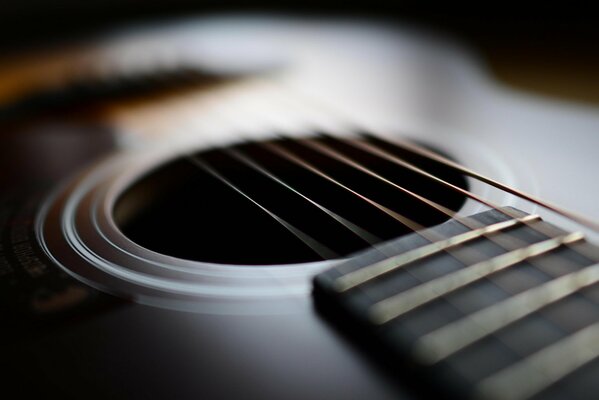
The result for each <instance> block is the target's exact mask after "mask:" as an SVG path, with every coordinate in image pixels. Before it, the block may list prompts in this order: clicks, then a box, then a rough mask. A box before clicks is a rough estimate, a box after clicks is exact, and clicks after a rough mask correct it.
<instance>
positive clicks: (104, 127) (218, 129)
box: [0, 16, 599, 399]
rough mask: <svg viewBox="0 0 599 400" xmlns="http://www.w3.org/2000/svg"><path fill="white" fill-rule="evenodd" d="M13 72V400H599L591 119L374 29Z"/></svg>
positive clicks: (0, 197)
mask: <svg viewBox="0 0 599 400" xmlns="http://www.w3.org/2000/svg"><path fill="white" fill-rule="evenodd" d="M1 69H2V73H1V74H0V103H1V104H2V107H1V108H0V121H1V126H2V132H1V133H0V135H1V136H0V153H1V157H0V162H1V163H2V168H1V173H0V185H1V186H0V187H1V188H2V190H1V191H0V204H1V205H0V234H1V242H0V288H1V290H0V300H1V301H0V304H1V307H2V310H1V312H2V314H3V321H4V323H3V325H2V329H1V331H2V333H1V334H0V338H1V339H2V342H1V349H2V356H3V357H2V365H3V368H2V371H3V372H2V378H3V379H2V385H3V390H4V391H5V393H12V394H11V395H8V396H9V397H15V398H29V397H30V396H34V395H35V396H43V397H46V398H86V399H88V398H90V399H91V398H102V399H106V398H131V399H137V398H139V399H152V398H161V399H162V398H168V399H187V398H189V399H192V398H193V399H198V398H218V399H235V398H238V399H239V398H247V399H254V398H256V399H260V398H261V399H264V398H276V399H312V398H314V399H354V398H355V399H358V398H362V399H419V398H460V399H462V398H473V399H529V398H535V399H553V398H556V399H558V398H559V399H561V398H567V399H574V398H577V399H578V398H580V399H593V398H596V396H597V389H598V388H599V384H598V383H597V382H598V381H597V372H598V371H599V369H598V368H599V361H598V357H599V306H598V304H597V303H598V302H599V287H598V286H597V285H596V283H597V281H598V280H599V265H598V264H597V261H598V260H599V250H598V248H597V247H596V245H594V244H593V243H594V241H595V240H596V236H597V232H598V231H599V225H598V224H597V223H596V222H594V221H596V220H598V219H599V203H598V202H597V198H598V193H599V187H598V186H597V184H596V179H594V178H593V173H594V171H595V170H596V168H597V162H598V161H597V158H596V151H597V149H598V148H599V136H597V132H598V131H599V113H597V110H596V109H594V108H591V107H588V106H581V105H575V104H571V103H567V102H561V101H557V100H549V99H544V98H540V97H534V96H532V95H527V94H523V93H520V92H516V91H513V90H510V89H507V88H505V87H502V86H501V85H499V84H498V83H496V82H494V81H493V80H492V79H491V78H490V77H489V75H488V74H487V73H486V72H485V69H484V68H483V67H482V65H481V63H480V62H479V61H478V60H477V59H476V58H475V57H474V56H473V55H472V54H471V53H469V52H468V51H467V50H465V49H464V48H463V47H461V46H460V45H459V44H457V43H454V42H452V41H450V40H448V39H445V38H441V37H437V36H435V35H433V34H430V33H426V32H421V31H416V30H401V29H398V28H397V27H394V26H388V25H385V24H382V23H376V22H373V21H354V20H336V21H331V20H324V19H322V20H316V19H311V20H310V19H293V18H275V17H239V16H224V17H213V18H205V19H194V20H186V21H178V22H175V23H173V24H170V25H164V26H146V27H142V28H139V29H136V30H129V31H123V32H119V33H115V34H113V35H111V36H105V37H102V38H96V39H95V40H94V41H90V42H84V43H77V44H71V45H70V46H68V47H62V48H57V49H52V50H48V51H47V52H45V53H43V54H42V53H40V52H37V53H35V54H34V55H20V56H19V57H17V56H15V57H13V59H10V60H5V61H4V62H3V64H2V68H1Z"/></svg>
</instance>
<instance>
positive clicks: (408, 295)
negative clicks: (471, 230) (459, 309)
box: [369, 232, 584, 343]
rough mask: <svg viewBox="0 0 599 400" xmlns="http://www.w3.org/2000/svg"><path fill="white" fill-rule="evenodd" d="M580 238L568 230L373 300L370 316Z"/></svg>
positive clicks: (389, 313) (383, 315) (409, 305)
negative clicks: (377, 300) (385, 297)
mask: <svg viewBox="0 0 599 400" xmlns="http://www.w3.org/2000/svg"><path fill="white" fill-rule="evenodd" d="M583 238H584V235H583V234H582V233H579V232H576V233H570V234H568V235H562V236H558V237H556V238H552V239H548V240H544V241H542V242H538V243H535V244H532V245H530V246H527V247H525V248H522V249H518V250H513V251H510V252H508V253H505V254H502V255H499V256H496V257H493V258H491V259H490V260H486V261H482V262H479V263H476V264H473V265H471V266H468V267H465V268H463V269H461V270H458V271H456V272H454V273H451V274H448V275H445V276H442V277H440V278H437V279H433V280H432V281H429V282H426V283H423V284H421V285H419V286H417V287H414V288H412V289H409V290H407V291H405V292H402V293H399V294H397V295H395V296H392V297H389V298H387V299H385V300H382V301H380V302H378V303H376V304H374V305H373V306H372V307H371V308H370V311H369V317H370V319H371V321H372V322H373V323H375V324H378V325H381V324H384V323H386V322H389V321H391V320H392V319H395V318H397V317H399V316H401V315H403V314H405V313H407V312H408V311H410V310H413V309H415V308H417V307H420V306H422V305H424V304H426V303H428V302H430V301H433V300H436V299H439V298H441V297H442V296H444V295H446V294H448V293H450V292H453V291H455V290H457V289H460V288H462V287H464V286H466V285H468V284H471V283H473V282H475V281H477V280H479V279H481V278H484V277H486V276H488V275H491V274H493V273H496V272H498V271H501V270H503V269H505V268H508V267H510V266H512V265H515V264H518V263H520V262H522V261H525V260H526V259H528V258H531V257H536V256H539V255H542V254H544V253H547V252H549V251H552V250H554V249H556V248H558V247H560V246H561V245H564V244H570V243H574V242H577V241H579V240H582V239H583ZM441 343H443V342H441Z"/></svg>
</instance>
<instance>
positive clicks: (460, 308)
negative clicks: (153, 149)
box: [256, 164, 517, 353]
mask: <svg viewBox="0 0 599 400" xmlns="http://www.w3.org/2000/svg"><path fill="white" fill-rule="evenodd" d="M256 165H257V164H256ZM280 183H282V181H281V182H280ZM449 303H450V304H452V305H454V306H456V308H457V309H458V310H460V311H461V312H462V313H463V314H464V315H467V314H468V313H467V312H466V311H465V310H464V309H463V308H462V307H459V306H458V305H457V304H455V302H452V301H449ZM508 348H511V347H510V346H508ZM512 350H513V351H515V352H516V353H517V349H512Z"/></svg>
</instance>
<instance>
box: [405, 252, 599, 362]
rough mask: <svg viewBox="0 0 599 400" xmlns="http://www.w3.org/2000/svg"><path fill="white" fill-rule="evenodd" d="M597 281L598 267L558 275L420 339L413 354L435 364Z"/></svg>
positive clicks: (597, 265)
mask: <svg viewBox="0 0 599 400" xmlns="http://www.w3.org/2000/svg"><path fill="white" fill-rule="evenodd" d="M597 282H599V264H594V265H592V266H589V267H586V268H583V269H581V270H579V271H576V272H572V273H570V274H567V275H562V276H561V277H559V278H555V279H553V280H551V281H549V282H546V283H544V284H542V285H540V286H537V287H535V288H532V289H529V290H527V291H525V292H522V293H520V294H518V295H515V296H513V297H510V298H508V299H506V300H504V301H502V302H500V303H497V304H495V305H492V306H490V307H487V308H485V309H482V310H480V311H477V312H475V313H473V314H471V315H470V316H468V317H465V318H463V319H461V320H458V321H456V322H454V323H452V324H449V325H447V326H445V327H443V328H439V329H438V330H436V331H433V332H431V333H429V334H427V335H425V336H423V337H422V338H420V339H419V340H418V341H417V343H416V346H415V350H414V351H415V352H416V353H417V354H419V355H420V356H421V357H420V358H422V359H425V360H427V361H428V362H430V363H434V362H438V361H440V360H442V359H444V358H447V357H449V356H450V355H451V354H453V353H455V352H457V351H459V350H460V349H463V348H464V347H466V346H469V345H471V344H472V343H474V342H476V341H478V340H480V339H482V338H484V337H486V336H488V335H491V334H493V333H495V332H497V331H498V330H500V329H502V328H504V327H506V326H507V325H509V324H511V323H513V322H515V321H518V320H520V319H522V318H524V317H526V316H528V315H531V314H532V313H534V312H536V311H538V310H540V309H541V308H543V307H546V306H548V305H549V304H552V303H555V302H557V301H559V300H561V299H563V298H565V297H567V296H569V295H571V294H574V293H576V292H578V291H580V290H581V289H583V288H585V287H588V286H590V285H593V284H595V283H597Z"/></svg>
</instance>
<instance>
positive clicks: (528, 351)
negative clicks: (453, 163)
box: [315, 209, 599, 399]
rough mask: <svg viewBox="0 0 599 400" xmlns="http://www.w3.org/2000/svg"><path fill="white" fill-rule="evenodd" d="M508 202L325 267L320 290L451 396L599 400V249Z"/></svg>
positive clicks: (344, 315) (331, 305)
mask: <svg viewBox="0 0 599 400" xmlns="http://www.w3.org/2000/svg"><path fill="white" fill-rule="evenodd" d="M505 210H508V211H509V213H507V214H510V215H511V216H509V215H507V214H506V213H504V212H502V211H499V210H492V211H487V212H484V213H481V214H477V215H475V216H473V217H471V218H473V219H474V220H476V221H478V222H479V223H480V225H481V227H480V228H479V229H474V230H473V229H469V228H466V226H464V225H463V224H461V223H460V222H459V220H453V221H450V222H447V223H445V224H443V225H439V226H437V227H435V228H431V229H430V230H429V235H424V236H423V235H418V234H414V235H410V236H408V237H404V238H402V239H399V240H397V241H393V242H390V243H387V244H385V245H383V246H381V247H380V248H378V249H372V250H370V251H368V252H367V253H365V254H363V255H362V256H360V257H357V258H354V259H351V260H350V261H348V262H346V263H343V264H341V265H339V266H337V267H335V268H333V269H331V270H329V271H326V272H324V273H322V274H320V275H318V276H317V277H316V279H315V296H316V298H317V300H318V301H319V304H321V305H326V306H327V307H324V308H326V309H328V310H329V311H330V310H331V309H332V310H334V312H327V313H325V315H326V316H327V318H333V319H340V320H343V321H344V322H345V324H344V326H345V327H346V328H345V329H347V330H354V329H352V328H355V329H358V328H359V330H360V332H361V336H360V337H362V339H361V341H362V342H371V343H376V345H377V347H378V348H379V350H381V349H382V350H383V351H382V353H383V354H384V355H385V358H387V361H390V362H388V363H387V364H389V365H394V364H395V365H400V364H399V363H401V365H411V366H413V367H415V369H416V370H417V371H419V374H420V376H424V377H425V380H426V381H430V383H432V384H433V385H434V387H436V388H439V389H442V390H440V392H442V393H445V394H447V393H450V397H451V396H456V397H459V398H463V397H470V398H477V399H479V398H480V399H528V398H536V397H542V398H544V399H545V398H568V399H571V398H585V399H586V398H594V396H595V394H596V393H597V390H598V389H599V381H598V380H597V379H596V376H595V374H596V373H599V307H598V304H597V303H599V285H596V282H598V281H599V264H597V261H596V260H598V259H599V257H598V256H599V248H597V247H596V246H594V245H592V244H590V243H589V242H587V241H585V239H584V236H583V235H582V234H580V233H569V232H565V231H563V230H561V229H559V228H557V227H555V226H554V225H551V224H549V223H547V222H544V221H542V220H541V219H540V218H538V217H536V216H531V215H526V214H525V213H522V212H519V211H517V210H514V209H505ZM505 210H503V211H505ZM514 214H517V215H518V216H519V218H516V219H514V218H512V216H514ZM431 236H435V237H442V238H444V239H440V240H438V241H435V242H433V243H431V242H429V241H427V240H426V239H424V237H429V238H430V237H431ZM465 260H467V262H465ZM347 322H349V324H348V323H347ZM347 327H349V328H347ZM379 353H381V352H380V351H379ZM395 361H397V362H395ZM397 373H398V374H400V372H399V369H398V370H397Z"/></svg>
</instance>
